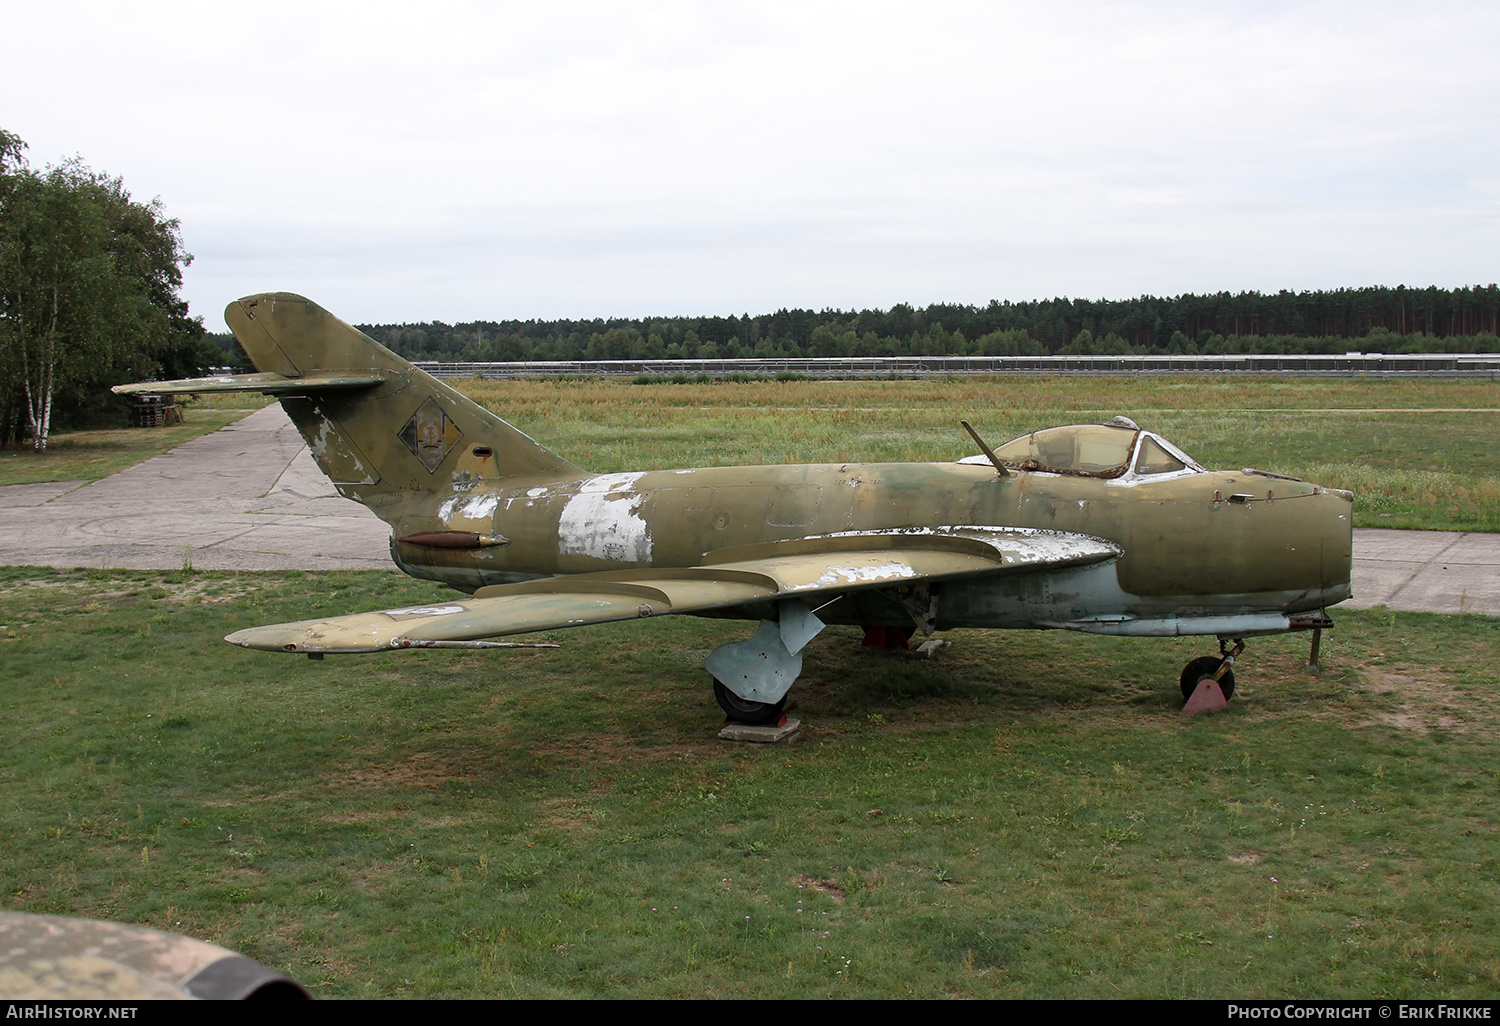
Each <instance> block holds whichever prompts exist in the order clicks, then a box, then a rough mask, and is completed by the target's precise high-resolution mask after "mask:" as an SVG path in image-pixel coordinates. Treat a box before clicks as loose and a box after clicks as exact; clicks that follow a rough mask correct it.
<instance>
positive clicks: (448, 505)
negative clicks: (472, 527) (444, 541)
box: [438, 492, 500, 526]
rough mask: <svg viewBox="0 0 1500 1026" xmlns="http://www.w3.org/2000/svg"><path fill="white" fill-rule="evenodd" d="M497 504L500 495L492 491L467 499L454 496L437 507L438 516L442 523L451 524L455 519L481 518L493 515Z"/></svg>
mask: <svg viewBox="0 0 1500 1026" xmlns="http://www.w3.org/2000/svg"><path fill="white" fill-rule="evenodd" d="M499 505H500V496H498V495H496V494H495V493H494V492H485V493H484V494H483V495H471V496H470V497H469V498H467V499H465V498H462V497H455V498H452V499H449V500H448V501H447V502H445V503H443V504H442V505H441V506H439V507H438V516H440V517H442V518H443V523H445V524H448V525H450V526H452V523H453V521H454V520H455V519H463V520H483V519H485V518H487V517H492V516H494V515H495V507H496V506H499Z"/></svg>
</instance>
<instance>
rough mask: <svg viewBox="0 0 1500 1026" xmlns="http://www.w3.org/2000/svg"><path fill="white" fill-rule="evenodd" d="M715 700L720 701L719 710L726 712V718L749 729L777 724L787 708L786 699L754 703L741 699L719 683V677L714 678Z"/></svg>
mask: <svg viewBox="0 0 1500 1026" xmlns="http://www.w3.org/2000/svg"><path fill="white" fill-rule="evenodd" d="M714 698H715V699H716V700H718V703H719V708H720V709H723V710H724V715H725V716H728V717H729V718H730V719H731V720H733V721H734V722H735V723H743V724H744V725H745V726H747V727H759V726H763V725H765V724H767V723H776V722H777V721H779V720H780V719H781V712H782V709H783V708H784V707H785V706H786V699H785V698H782V700H781V701H779V702H752V701H750V700H749V699H748V698H741V697H740V696H739V695H736V694H735V693H734V692H733V691H730V690H729V689H728V688H726V687H725V686H724V685H723V684H721V683H719V679H718V678H717V677H715V678H714Z"/></svg>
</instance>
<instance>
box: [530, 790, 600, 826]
mask: <svg viewBox="0 0 1500 1026" xmlns="http://www.w3.org/2000/svg"><path fill="white" fill-rule="evenodd" d="M542 815H543V819H542V826H544V827H549V828H551V829H553V830H561V831H563V832H564V833H569V834H581V833H587V832H592V831H593V830H594V829H596V826H597V824H595V822H594V816H593V813H591V812H589V811H588V810H587V809H583V808H580V807H579V805H578V802H577V801H576V800H575V799H572V798H548V799H546V800H545V801H543V802H542Z"/></svg>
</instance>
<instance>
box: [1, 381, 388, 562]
mask: <svg viewBox="0 0 1500 1026" xmlns="http://www.w3.org/2000/svg"><path fill="white" fill-rule="evenodd" d="M389 537H390V530H389V529H388V528H387V527H386V526H385V524H383V523H381V522H380V520H378V519H377V518H376V517H375V515H374V514H373V513H371V512H370V511H369V510H367V509H365V507H363V506H361V505H359V504H358V503H356V502H351V501H350V500H348V499H344V498H341V497H340V496H339V495H338V494H337V493H336V492H335V491H334V490H333V486H332V485H331V484H329V482H328V479H327V478H326V477H324V476H323V473H322V471H320V470H318V467H317V464H316V463H314V462H313V460H312V456H311V455H310V454H309V453H308V452H307V449H306V447H305V446H304V445H303V444H302V438H301V436H299V435H298V434H297V431H296V429H295V428H294V427H292V425H291V422H290V421H289V420H287V418H286V414H284V413H283V412H282V410H281V407H280V406H270V407H267V408H266V409H264V410H258V411H256V412H255V413H252V414H251V415H250V416H248V417H245V418H244V419H242V420H240V421H238V422H236V423H234V424H231V425H229V426H228V427H226V428H224V429H222V430H220V431H215V432H213V433H211V434H207V435H203V436H202V437H200V438H196V439H194V440H193V441H191V442H187V443H185V444H183V445H180V446H178V447H177V448H175V449H172V450H171V451H169V452H165V453H163V454H161V455H160V456H156V457H154V458H152V459H149V460H146V461H145V462H144V463H139V464H137V465H136V466H134V467H131V468H129V469H127V470H123V471H121V472H120V473H118V474H115V475H114V476H113V477H107V478H104V479H103V480H100V481H95V482H93V483H92V484H87V485H83V486H81V487H80V486H79V484H78V482H68V483H58V484H49V485H9V486H6V487H0V563H4V564H8V565H12V566H18V565H26V566H55V567H118V568H122V569H139V570H177V569H180V568H181V567H182V566H183V565H184V563H186V562H191V564H192V565H193V566H194V567H195V568H197V569H199V570H287V569H291V570H297V569H305V570H329V569H388V568H390V567H391V562H390V554H389V548H388V545H389V541H388V539H389Z"/></svg>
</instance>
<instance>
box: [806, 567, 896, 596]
mask: <svg viewBox="0 0 1500 1026" xmlns="http://www.w3.org/2000/svg"><path fill="white" fill-rule="evenodd" d="M916 576H917V572H916V571H915V570H913V569H912V568H911V567H910V566H908V565H907V564H905V563H880V564H877V565H875V566H831V567H829V568H828V569H827V570H824V571H823V572H822V573H821V574H819V575H818V579H817V580H816V581H813V582H812V583H811V584H804V585H800V586H797V587H795V588H792V589H791V590H792V591H801V590H804V589H806V588H831V587H834V586H836V585H840V584H870V583H872V582H875V581H894V580H901V579H903V578H908V577H916Z"/></svg>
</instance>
